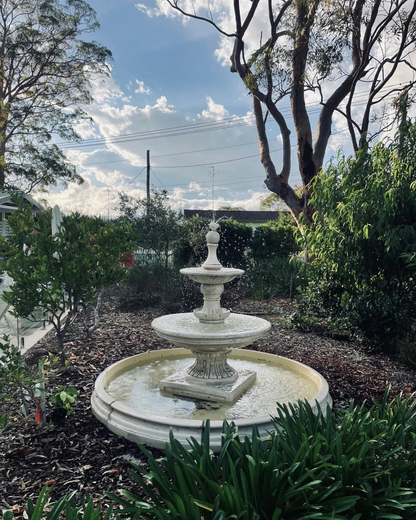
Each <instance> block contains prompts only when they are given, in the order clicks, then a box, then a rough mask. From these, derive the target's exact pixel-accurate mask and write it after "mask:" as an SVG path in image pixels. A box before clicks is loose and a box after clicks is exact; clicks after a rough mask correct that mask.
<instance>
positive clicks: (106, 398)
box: [91, 349, 332, 452]
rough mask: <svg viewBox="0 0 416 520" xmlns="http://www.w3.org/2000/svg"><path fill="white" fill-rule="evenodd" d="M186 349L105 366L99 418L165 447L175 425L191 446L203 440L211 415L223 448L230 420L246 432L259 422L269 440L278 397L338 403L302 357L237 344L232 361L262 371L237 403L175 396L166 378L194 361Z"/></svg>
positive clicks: (214, 437) (215, 444) (216, 442)
mask: <svg viewBox="0 0 416 520" xmlns="http://www.w3.org/2000/svg"><path fill="white" fill-rule="evenodd" d="M192 361H193V358H192V354H191V352H190V351H189V350H186V349H167V350H156V351H153V352H148V353H146V354H139V355H136V356H133V357H130V358H126V359H123V360H121V361H119V362H117V363H115V364H114V365H112V366H110V367H108V368H107V369H106V370H104V371H103V372H102V373H101V374H100V375H99V377H98V379H97V380H96V383H95V389H94V392H93V396H92V398H91V406H92V410H93V413H94V415H95V416H96V418H97V419H98V420H99V421H101V422H102V423H104V424H105V425H106V426H107V427H108V428H109V429H110V430H111V431H112V432H114V433H116V434H118V435H122V436H123V437H126V438H127V439H129V440H131V441H133V442H139V443H142V444H147V445H148V446H152V447H155V448H163V447H164V443H165V442H168V441H169V432H170V430H171V429H172V430H173V433H174V435H175V438H176V439H177V440H178V441H179V442H180V443H181V444H182V445H184V446H186V447H189V444H188V442H187V439H189V438H190V437H194V438H195V439H197V440H198V441H201V439H202V437H203V432H204V430H205V425H206V421H207V420H208V419H209V420H210V425H211V440H210V445H211V448H212V449H213V450H214V451H216V452H217V451H219V450H220V449H221V431H222V424H223V421H224V420H227V421H233V422H234V423H235V424H236V426H237V428H238V431H239V433H240V434H241V435H251V432H252V428H253V426H255V425H256V426H257V428H258V429H259V432H260V436H261V438H263V439H267V436H268V435H269V432H270V431H271V430H272V429H273V423H272V421H271V417H270V416H273V415H276V402H280V403H296V402H297V401H298V400H299V399H300V400H305V399H306V400H308V401H309V402H310V404H311V406H312V407H313V408H314V409H316V408H317V406H318V405H319V406H320V407H321V409H322V410H323V412H325V411H326V407H327V405H330V406H331V404H332V399H331V396H330V395H329V389H328V384H327V382H326V380H325V379H324V378H323V377H322V376H321V375H320V374H319V373H318V372H316V371H315V370H313V369H312V368H310V367H308V366H306V365H303V364H301V363H298V362H296V361H293V360H290V359H287V358H283V357H280V356H275V355H273V354H266V353H263V352H256V351H251V350H238V349H233V350H232V352H231V354H230V356H229V361H230V365H231V366H233V367H234V368H235V369H236V370H239V371H240V370H252V371H255V372H257V379H256V381H255V382H254V383H253V385H252V386H251V387H250V388H249V389H248V390H247V391H246V392H245V393H244V394H243V395H242V396H241V397H240V398H239V399H238V400H237V401H236V402H235V403H210V402H206V401H199V400H197V399H187V398H182V397H179V398H178V397H172V396H169V395H166V394H164V393H163V392H160V390H159V384H160V381H161V380H163V379H165V378H166V377H169V376H170V375H172V374H174V373H175V372H177V371H180V370H182V369H184V368H185V367H187V366H189V364H191V363H192Z"/></svg>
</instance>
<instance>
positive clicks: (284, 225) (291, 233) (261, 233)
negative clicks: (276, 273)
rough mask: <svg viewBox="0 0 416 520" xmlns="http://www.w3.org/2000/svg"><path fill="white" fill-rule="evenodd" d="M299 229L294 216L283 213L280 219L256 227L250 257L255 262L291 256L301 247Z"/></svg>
mask: <svg viewBox="0 0 416 520" xmlns="http://www.w3.org/2000/svg"><path fill="white" fill-rule="evenodd" d="M298 236H299V230H298V228H297V226H296V224H295V221H294V220H293V218H292V217H291V216H289V215H285V214H284V213H281V216H280V218H279V220H276V221H271V222H266V223H265V224H261V225H260V226H258V227H256V229H255V230H254V235H253V240H252V243H251V249H250V257H251V258H252V259H253V260H254V262H255V263H260V262H264V261H268V260H270V259H272V258H274V257H289V256H291V255H293V254H295V253H297V252H298V251H299V249H300V246H299V244H298V241H297V238H298Z"/></svg>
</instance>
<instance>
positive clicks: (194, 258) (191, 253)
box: [175, 216, 253, 267]
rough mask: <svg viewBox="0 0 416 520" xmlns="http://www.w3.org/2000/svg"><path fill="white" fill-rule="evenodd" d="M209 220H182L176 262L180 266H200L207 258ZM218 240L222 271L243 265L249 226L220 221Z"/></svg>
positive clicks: (251, 231) (250, 231) (199, 218)
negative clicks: (225, 268) (223, 268)
mask: <svg viewBox="0 0 416 520" xmlns="http://www.w3.org/2000/svg"><path fill="white" fill-rule="evenodd" d="M208 224H209V219H206V218H203V217H199V216H196V217H192V218H190V219H188V220H185V221H184V223H183V226H182V231H181V241H180V242H179V244H178V246H177V248H176V251H175V259H176V262H177V263H179V264H180V265H200V264H202V263H203V262H204V261H205V259H206V257H207V254H208V253H207V245H206V238H205V237H206V234H207V232H208V231H209V228H208ZM219 224H220V229H219V232H220V234H221V240H220V243H219V247H218V252H217V253H218V259H219V261H220V262H221V263H222V265H223V266H224V267H231V266H232V267H242V266H244V265H245V263H246V252H247V249H248V248H249V246H250V244H251V240H252V235H253V230H252V228H251V226H249V225H248V224H243V223H241V222H237V221H236V220H232V219H224V220H220V221H219Z"/></svg>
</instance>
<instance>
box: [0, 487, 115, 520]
mask: <svg viewBox="0 0 416 520" xmlns="http://www.w3.org/2000/svg"><path fill="white" fill-rule="evenodd" d="M49 495H50V490H49V488H48V487H47V486H45V487H43V488H42V491H41V492H40V494H39V497H38V499H37V501H36V502H35V503H34V502H33V501H32V500H31V499H29V500H28V502H27V508H26V513H27V516H25V518H28V520H58V519H59V518H65V520H110V519H111V520H119V518H120V517H119V515H117V514H116V513H115V512H114V511H113V507H112V506H110V507H109V508H108V509H107V510H106V511H105V513H104V511H103V509H102V506H101V502H98V503H97V502H95V501H94V500H93V498H92V497H91V496H90V495H89V494H86V496H85V497H84V498H81V497H78V496H77V495H76V493H75V492H74V493H71V494H69V495H66V496H64V497H62V498H61V499H59V500H58V501H57V502H51V501H50V497H49ZM13 517H14V514H13V511H12V510H8V509H6V510H3V513H2V518H3V520H13Z"/></svg>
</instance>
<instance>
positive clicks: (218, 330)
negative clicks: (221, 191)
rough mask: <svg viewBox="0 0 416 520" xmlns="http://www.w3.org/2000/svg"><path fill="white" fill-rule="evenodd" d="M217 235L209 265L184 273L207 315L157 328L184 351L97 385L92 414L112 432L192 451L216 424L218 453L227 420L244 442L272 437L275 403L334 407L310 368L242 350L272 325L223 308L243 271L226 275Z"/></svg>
mask: <svg viewBox="0 0 416 520" xmlns="http://www.w3.org/2000/svg"><path fill="white" fill-rule="evenodd" d="M218 227H219V226H218V224H216V223H214V222H213V223H211V224H210V231H209V232H208V234H207V247H208V258H207V260H206V261H205V262H204V263H203V264H202V266H201V267H195V268H186V269H181V273H182V274H183V275H185V276H187V277H189V278H190V279H191V280H194V281H195V282H198V283H200V284H201V292H202V294H203V296H204V305H203V307H202V308H201V309H197V310H195V311H194V312H193V313H183V314H170V315H167V316H162V317H160V318H156V319H155V320H153V322H152V327H153V329H154V330H155V331H156V333H157V334H158V335H159V336H160V337H162V338H164V339H166V340H168V341H169V342H170V343H173V345H175V346H177V347H181V348H178V349H168V350H157V351H152V352H148V353H146V354H139V355H136V356H133V357H130V358H127V359H123V360H121V361H119V362H117V363H115V364H114V365H112V366H110V367H109V368H107V369H106V370H104V372H102V373H101V374H100V376H99V377H98V379H97V381H96V384H95V391H94V393H93V396H92V401H91V402H92V410H93V412H94V415H95V416H96V417H97V418H98V419H99V420H100V421H101V422H103V423H104V424H106V425H107V426H108V428H109V429H110V430H112V431H113V432H115V433H118V434H120V435H123V436H124V437H127V438H128V439H131V440H133V441H137V442H140V443H145V444H148V445H150V446H154V447H163V444H164V442H166V441H167V440H168V437H169V430H170V429H171V428H172V429H173V431H174V433H175V437H176V438H177V439H178V440H179V441H180V442H182V443H183V444H185V445H188V444H187V439H188V438H189V437H191V436H193V437H195V438H197V439H200V438H201V436H202V434H203V431H204V428H205V422H206V420H207V419H210V422H211V446H212V448H213V449H214V450H215V449H218V448H219V447H220V446H221V430H222V422H223V420H224V419H227V420H230V421H233V422H234V423H235V424H236V425H237V426H238V428H239V431H240V432H241V433H242V434H250V433H251V429H252V427H253V426H254V425H257V427H258V428H259V430H260V434H261V435H262V436H264V437H267V435H268V432H269V431H270V430H271V429H272V423H271V419H270V415H273V414H274V412H275V410H276V402H285V403H287V402H296V401H297V400H299V399H307V400H309V401H310V402H311V404H312V406H316V404H317V403H318V404H319V405H320V406H321V407H322V408H323V409H325V408H326V404H327V403H329V404H331V402H332V401H331V397H330V395H329V392H328V384H327V382H326V381H325V379H324V378H323V377H322V376H321V375H320V374H318V373H317V372H316V371H314V370H313V369H311V368H310V367H307V366H306V365H303V364H301V363H297V362H296V361H292V360H290V359H287V358H282V357H280V356H275V355H272V354H265V353H261V352H255V351H242V350H237V348H238V349H241V348H243V347H246V346H247V345H250V344H251V343H253V342H254V341H256V340H257V339H259V338H261V337H262V336H264V335H265V334H266V333H267V331H268V330H269V329H270V327H271V324H270V323H269V322H268V321H266V320H263V319H261V318H256V317H254V316H248V315H245V314H233V313H231V312H230V311H229V310H227V309H224V308H222V307H221V305H220V299H221V294H222V293H223V291H224V284H225V283H227V282H230V281H231V280H233V279H234V278H236V277H239V276H241V275H242V274H244V271H243V270H241V269H232V268H224V267H222V265H221V264H220V262H219V261H218V258H217V248H218V243H219V239H220V236H219V233H218V232H217V229H218ZM191 353H192V354H193V355H194V356H195V357H194V359H192V354H191ZM228 358H230V363H228ZM192 361H193V362H192Z"/></svg>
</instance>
